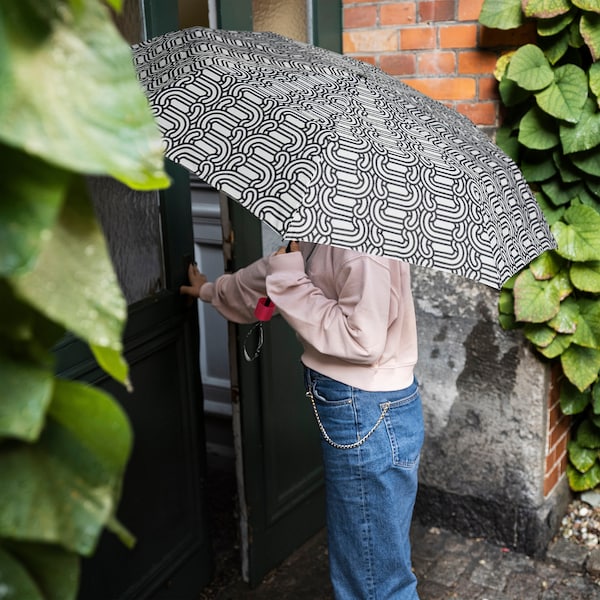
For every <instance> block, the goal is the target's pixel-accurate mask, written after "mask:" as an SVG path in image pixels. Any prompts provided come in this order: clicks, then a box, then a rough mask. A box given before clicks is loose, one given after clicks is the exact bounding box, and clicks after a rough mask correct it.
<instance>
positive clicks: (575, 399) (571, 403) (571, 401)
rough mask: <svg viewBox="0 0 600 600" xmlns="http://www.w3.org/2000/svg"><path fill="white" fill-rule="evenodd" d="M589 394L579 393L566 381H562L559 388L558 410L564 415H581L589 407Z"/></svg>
mask: <svg viewBox="0 0 600 600" xmlns="http://www.w3.org/2000/svg"><path fill="white" fill-rule="evenodd" d="M590 399H591V394H590V392H580V391H579V390H578V389H577V388H576V387H575V386H574V385H572V384H570V383H569V382H568V381H563V383H562V385H561V386H560V398H559V401H560V409H561V411H562V413H563V414H564V415H578V414H581V413H582V412H583V411H584V410H585V409H586V408H587V406H588V405H589V403H590Z"/></svg>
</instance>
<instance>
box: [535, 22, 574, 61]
mask: <svg viewBox="0 0 600 600" xmlns="http://www.w3.org/2000/svg"><path fill="white" fill-rule="evenodd" d="M570 37H571V34H570V28H569V29H566V30H565V31H563V32H562V33H560V34H559V35H557V36H555V37H552V38H541V41H540V44H541V46H542V48H543V50H544V56H545V57H546V58H547V59H548V62H549V63H550V64H551V65H555V64H557V63H558V61H559V60H560V59H561V58H562V57H563V56H564V55H565V54H566V53H567V51H568V49H569V41H570Z"/></svg>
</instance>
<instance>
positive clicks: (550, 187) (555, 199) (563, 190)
mask: <svg viewBox="0 0 600 600" xmlns="http://www.w3.org/2000/svg"><path fill="white" fill-rule="evenodd" d="M541 188H542V190H543V192H544V194H545V195H546V197H547V198H549V199H550V200H551V201H552V204H554V205H555V206H563V205H567V204H570V203H571V202H572V201H573V200H574V199H575V198H577V197H578V196H579V194H580V193H581V191H582V189H583V188H584V186H583V185H582V184H581V182H578V183H576V184H565V183H563V182H562V181H560V180H559V179H557V178H556V177H555V178H553V179H550V180H549V181H545V182H543V183H542V184H541Z"/></svg>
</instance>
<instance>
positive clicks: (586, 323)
mask: <svg viewBox="0 0 600 600" xmlns="http://www.w3.org/2000/svg"><path fill="white" fill-rule="evenodd" d="M565 302H566V300H565ZM573 302H575V301H573ZM563 304H564V303H563ZM575 304H577V306H578V315H577V331H576V332H575V335H574V336H573V343H574V344H578V345H579V346H584V347H586V348H596V349H600V302H598V300H597V299H594V300H590V299H587V298H580V299H579V300H578V301H577V302H575ZM566 333H570V332H566Z"/></svg>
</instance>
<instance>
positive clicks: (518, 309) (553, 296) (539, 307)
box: [514, 269, 561, 323]
mask: <svg viewBox="0 0 600 600" xmlns="http://www.w3.org/2000/svg"><path fill="white" fill-rule="evenodd" d="M514 296H515V317H516V318H517V320H518V321H524V322H527V323H545V322H546V321H549V320H550V319H552V317H554V316H556V315H557V314H558V311H559V310H560V300H561V298H560V291H559V290H558V289H557V287H556V285H553V280H549V281H538V280H537V279H536V278H535V277H534V276H533V273H532V272H531V270H530V269H526V270H525V271H523V272H522V273H521V274H520V275H519V276H518V277H517V279H516V280H515V287H514Z"/></svg>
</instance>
